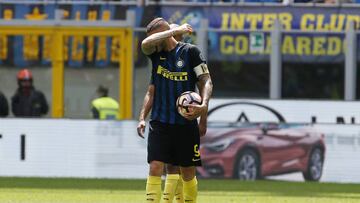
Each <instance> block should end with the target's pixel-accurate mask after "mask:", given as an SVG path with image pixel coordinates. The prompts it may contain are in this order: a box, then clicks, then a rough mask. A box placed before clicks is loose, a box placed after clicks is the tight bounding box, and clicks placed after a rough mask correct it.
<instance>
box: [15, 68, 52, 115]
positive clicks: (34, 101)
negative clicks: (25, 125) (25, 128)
mask: <svg viewBox="0 0 360 203" xmlns="http://www.w3.org/2000/svg"><path fill="white" fill-rule="evenodd" d="M17 82H18V86H19V87H18V89H17V90H16V92H15V94H14V96H13V97H12V98H11V110H12V113H13V114H14V116H16V117H41V116H44V115H46V114H47V113H48V111H49V106H48V103H47V101H46V98H45V96H44V94H43V93H42V92H41V91H39V90H36V89H35V87H34V85H33V75H32V73H31V71H30V70H28V69H22V70H20V71H19V72H18V74H17Z"/></svg>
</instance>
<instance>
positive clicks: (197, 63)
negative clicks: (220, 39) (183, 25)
mask: <svg viewBox="0 0 360 203" xmlns="http://www.w3.org/2000/svg"><path fill="white" fill-rule="evenodd" d="M189 54H190V66H191V67H192V68H193V70H194V72H195V74H196V77H199V76H200V75H203V74H208V73H209V69H208V67H207V65H206V60H205V58H204V56H203V55H202V54H201V52H200V50H199V49H198V48H197V47H196V46H191V47H190V50H189Z"/></svg>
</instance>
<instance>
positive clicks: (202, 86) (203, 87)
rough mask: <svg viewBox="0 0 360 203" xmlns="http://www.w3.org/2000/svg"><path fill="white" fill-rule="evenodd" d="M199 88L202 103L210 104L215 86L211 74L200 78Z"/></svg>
mask: <svg viewBox="0 0 360 203" xmlns="http://www.w3.org/2000/svg"><path fill="white" fill-rule="evenodd" d="M197 86H198V88H199V92H200V96H201V98H202V103H203V104H205V105H206V107H207V106H208V104H209V100H210V97H211V95H212V89H213V84H212V80H211V77H210V74H208V73H207V74H203V75H200V76H199V81H198V83H197Z"/></svg>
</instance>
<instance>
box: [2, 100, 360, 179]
mask: <svg viewBox="0 0 360 203" xmlns="http://www.w3.org/2000/svg"><path fill="white" fill-rule="evenodd" d="M223 102H224V101H223V100H214V101H213V103H212V107H214V106H215V104H216V105H219V104H222V103H223ZM226 102H229V100H226ZM252 102H257V103H261V104H263V105H268V106H269V107H271V108H272V109H275V110H276V111H278V112H279V113H281V115H282V116H283V117H284V118H285V119H286V120H287V121H290V122H305V121H308V119H309V118H310V117H311V116H312V115H313V116H317V117H318V121H320V120H321V121H323V122H325V121H326V122H334V121H335V120H334V118H336V117H338V116H343V117H344V119H345V120H349V119H350V118H351V117H353V116H354V117H355V119H356V121H358V120H359V115H360V114H359V113H357V111H358V110H360V108H358V107H360V104H357V103H353V102H338V104H335V103H333V102H330V104H331V105H330V104H326V102H322V103H323V104H322V105H321V103H311V104H312V106H311V105H307V104H304V103H306V102H303V103H301V102H293V103H292V102H289V101H266V100H252ZM341 103H343V104H341ZM334 104H335V105H334ZM341 105H343V106H341ZM352 105H353V106H352ZM330 107H331V108H330ZM226 108H230V106H229V107H226ZM226 108H224V109H222V110H224V111H225V113H224V112H220V111H221V109H219V110H218V111H216V112H214V114H213V115H211V117H210V118H209V119H210V120H211V119H213V120H219V119H220V120H221V119H224V115H226V116H225V118H228V119H230V120H232V119H234V118H235V119H236V118H238V114H234V112H235V110H236V109H234V107H231V108H232V109H231V108H230V109H226ZM249 108H250V109H249ZM249 108H248V105H247V106H246V108H245V107H238V108H237V110H239V111H240V112H241V113H244V114H245V116H246V117H247V118H248V119H249V120H250V121H259V120H258V119H260V118H262V119H263V121H274V120H273V119H274V118H273V117H271V115H270V114H268V112H267V111H264V112H263V113H261V111H263V110H262V109H261V108H260V109H256V108H257V107H252V106H250V107H249ZM326 110H327V111H326ZM232 114H234V115H232ZM309 116H310V117H309ZM267 118H269V119H270V118H271V119H270V120H269V119H267ZM320 118H321V119H320ZM264 119H265V120H264ZM136 125H137V122H136V121H121V122H115V121H96V120H67V119H57V120H56V119H53V120H51V119H0V135H1V136H0V176H40V177H93V178H145V177H146V176H147V172H148V165H147V163H146V156H147V155H146V145H147V143H146V140H143V139H140V138H139V137H138V136H137V135H136ZM314 127H315V128H316V129H317V130H318V131H320V132H322V133H324V134H325V141H326V154H325V164H324V173H323V177H322V179H321V181H323V182H356V183H360V173H359V171H360V125H344V124H314ZM276 178H277V179H284V180H301V181H302V180H303V179H302V177H301V176H299V175H290V176H289V175H287V176H279V177H276Z"/></svg>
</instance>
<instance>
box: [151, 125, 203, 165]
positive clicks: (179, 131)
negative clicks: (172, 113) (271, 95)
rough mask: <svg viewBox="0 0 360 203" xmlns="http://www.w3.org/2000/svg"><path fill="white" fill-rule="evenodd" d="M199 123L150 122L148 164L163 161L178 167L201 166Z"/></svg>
mask: <svg viewBox="0 0 360 203" xmlns="http://www.w3.org/2000/svg"><path fill="white" fill-rule="evenodd" d="M199 147H200V135H199V128H198V124H197V123H193V124H186V125H177V124H167V123H162V122H160V121H155V120H153V121H150V132H149V138H148V148H147V150H148V158H147V159H148V163H150V162H151V161H161V162H164V163H168V164H172V165H176V166H183V167H188V166H201V159H200V152H199Z"/></svg>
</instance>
